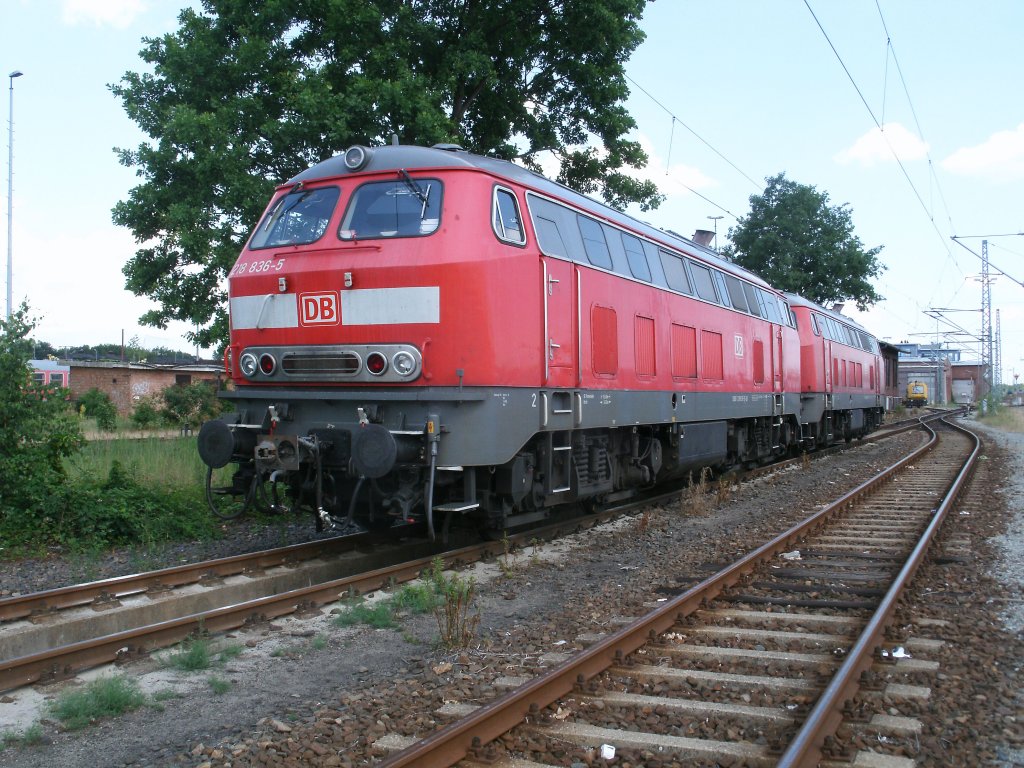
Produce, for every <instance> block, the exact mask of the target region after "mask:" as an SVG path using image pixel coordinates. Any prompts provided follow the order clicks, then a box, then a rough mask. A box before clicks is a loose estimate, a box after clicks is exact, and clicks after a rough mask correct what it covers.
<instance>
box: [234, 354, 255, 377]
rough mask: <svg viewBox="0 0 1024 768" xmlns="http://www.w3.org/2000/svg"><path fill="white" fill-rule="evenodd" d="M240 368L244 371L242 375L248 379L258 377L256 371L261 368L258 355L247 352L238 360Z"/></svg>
mask: <svg viewBox="0 0 1024 768" xmlns="http://www.w3.org/2000/svg"><path fill="white" fill-rule="evenodd" d="M238 367H239V368H241V369H242V375H243V376H245V377H246V378H248V379H251V378H252V377H253V376H255V375H256V370H257V369H258V368H259V363H258V362H257V361H256V355H254V354H253V353H252V352H246V353H245V354H244V355H242V357H241V358H239V360H238Z"/></svg>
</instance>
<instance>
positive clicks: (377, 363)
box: [366, 352, 388, 376]
mask: <svg viewBox="0 0 1024 768" xmlns="http://www.w3.org/2000/svg"><path fill="white" fill-rule="evenodd" d="M387 369H388V359H387V358H386V357H385V356H384V355H383V354H381V353H380V352H371V353H370V354H368V355H367V356H366V370H368V371H369V372H370V373H372V374H373V375H374V376H380V375H381V374H383V373H384V372H385V371H386V370H387Z"/></svg>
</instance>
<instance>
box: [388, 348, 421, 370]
mask: <svg viewBox="0 0 1024 768" xmlns="http://www.w3.org/2000/svg"><path fill="white" fill-rule="evenodd" d="M391 365H392V367H393V368H394V369H395V373H397V374H398V375H399V376H408V375H409V374H411V373H412V372H413V371H415V370H416V358H415V357H413V356H412V355H411V354H409V353H408V352H404V351H403V352H396V353H395V356H394V357H392V358H391Z"/></svg>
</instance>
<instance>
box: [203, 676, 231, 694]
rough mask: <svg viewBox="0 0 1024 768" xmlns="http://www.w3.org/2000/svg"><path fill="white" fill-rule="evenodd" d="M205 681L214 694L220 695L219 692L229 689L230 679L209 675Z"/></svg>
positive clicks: (225, 691)
mask: <svg viewBox="0 0 1024 768" xmlns="http://www.w3.org/2000/svg"><path fill="white" fill-rule="evenodd" d="M206 682H207V683H209V684H210V690H211V691H213V692H214V694H215V695H217V696H220V695H221V694H224V693H227V692H228V691H230V690H231V681H230V680H225V679H224V678H222V677H216V676H214V677H209V678H207V680H206Z"/></svg>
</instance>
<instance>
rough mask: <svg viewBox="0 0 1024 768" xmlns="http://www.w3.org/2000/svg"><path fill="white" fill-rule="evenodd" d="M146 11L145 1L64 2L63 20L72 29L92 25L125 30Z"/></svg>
mask: <svg viewBox="0 0 1024 768" xmlns="http://www.w3.org/2000/svg"><path fill="white" fill-rule="evenodd" d="M145 10H146V4H145V3H144V2H143V0H64V2H63V4H62V8H61V19H62V20H63V22H64V23H65V24H68V25H69V26H72V27H74V26H78V25H79V24H92V25H93V26H96V27H107V26H109V27H116V28H117V29H125V28H126V27H128V26H130V25H131V24H132V22H133V21H135V17H136V16H138V15H139V14H141V13H142V12H143V11H145Z"/></svg>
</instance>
